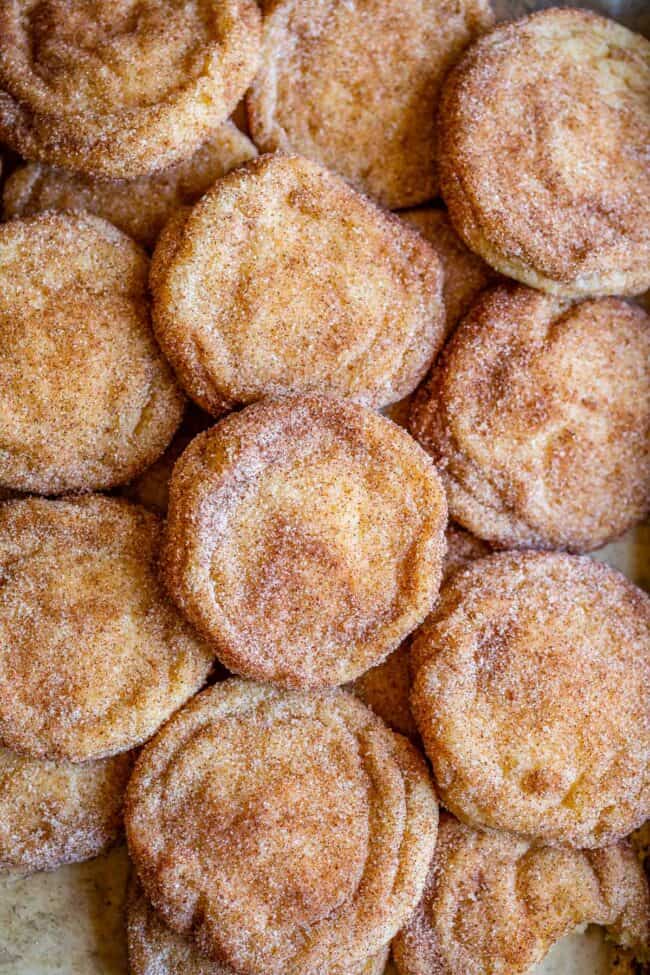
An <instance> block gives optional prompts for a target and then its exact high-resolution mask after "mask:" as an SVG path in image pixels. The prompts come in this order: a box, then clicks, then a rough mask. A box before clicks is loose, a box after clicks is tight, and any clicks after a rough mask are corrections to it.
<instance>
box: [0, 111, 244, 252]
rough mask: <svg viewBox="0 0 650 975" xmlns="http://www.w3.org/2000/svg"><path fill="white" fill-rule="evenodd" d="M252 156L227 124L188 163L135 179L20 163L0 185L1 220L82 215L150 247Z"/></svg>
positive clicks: (242, 139) (220, 127)
mask: <svg viewBox="0 0 650 975" xmlns="http://www.w3.org/2000/svg"><path fill="white" fill-rule="evenodd" d="M256 155H257V150H256V149H255V146H254V145H253V143H252V142H251V141H250V139H249V138H248V137H247V136H245V135H244V133H243V132H240V131H239V129H238V128H237V127H236V126H235V125H233V124H232V122H224V123H223V124H222V125H220V126H219V128H217V129H216V130H215V132H214V133H213V134H212V135H211V136H210V137H209V138H208V139H207V140H206V141H205V142H204V143H203V145H201V146H200V148H199V149H197V150H196V152H195V153H193V155H191V156H189V158H187V159H183V160H181V162H179V163H176V165H174V166H170V167H168V168H167V169H164V170H163V171H162V172H160V173H154V174H153V175H151V176H140V177H139V178H138V179H133V180H118V179H95V178H94V177H92V176H84V175H83V174H81V173H74V172H71V171H70V170H65V169H58V168H57V167H55V166H47V165H46V164H44V163H37V162H32V163H25V164H24V165H22V166H19V167H18V168H17V169H15V170H14V172H13V173H12V174H11V176H10V177H9V179H8V180H7V182H6V183H5V185H4V190H3V208H4V216H5V218H6V219H11V218H13V217H28V216H32V215H33V214H35V213H40V212H42V211H43V210H86V211H88V212H89V213H94V214H96V215H97V216H99V217H104V219H105V220H110V222H111V223H113V224H115V226H116V227H119V229H120V230H123V231H124V233H126V234H128V235H129V236H130V237H133V238H134V240H137V241H138V242H139V243H141V244H143V245H144V246H145V247H153V245H154V244H155V242H156V238H157V237H158V234H159V233H160V231H161V229H162V227H163V225H164V224H165V223H166V222H167V220H168V219H169V217H170V216H171V214H172V213H173V212H174V210H175V209H176V208H177V207H179V206H182V205H185V204H189V203H194V202H195V201H196V200H198V198H199V197H200V196H201V195H202V194H203V193H205V191H206V190H207V189H208V187H210V186H212V184H213V183H214V181H215V180H216V179H218V178H219V177H220V176H224V175H225V173H228V172H230V170H231V169H235V168H236V167H237V166H241V164H242V163H245V162H247V161H248V160H249V159H253V158H254V157H255V156H256Z"/></svg>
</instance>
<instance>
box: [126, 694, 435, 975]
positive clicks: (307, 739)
mask: <svg viewBox="0 0 650 975" xmlns="http://www.w3.org/2000/svg"><path fill="white" fill-rule="evenodd" d="M437 818H438V812H437V804H436V799H435V795H434V792H433V788H432V786H431V782H430V779H429V775H428V772H427V768H426V765H425V763H424V762H423V760H422V759H421V758H420V756H419V755H418V753H417V752H416V750H415V749H414V748H413V747H412V746H411V745H410V744H409V743H408V742H407V741H406V739H404V738H402V737H401V736H399V735H395V734H393V732H391V731H389V729H388V728H386V726H385V725H384V724H383V722H381V721H380V720H379V718H377V717H375V716H374V715H373V714H372V712H371V711H369V710H368V708H366V707H365V706H364V705H363V704H361V702H359V701H357V700H356V699H355V698H354V697H352V695H349V694H346V693H344V692H342V691H328V692H320V693H316V692H312V693H304V692H303V693H299V692H286V691H282V690H279V689H277V688H273V687H271V686H269V685H259V684H254V683H251V682H247V681H241V680H236V679H231V680H229V681H226V682H224V683H222V684H218V685H217V686H215V687H212V688H210V689H209V690H207V691H205V692H204V693H202V694H200V695H199V696H198V697H196V698H195V699H194V700H193V701H192V702H191V703H190V704H189V705H188V706H187V707H185V708H183V710H181V711H180V712H179V713H178V714H177V715H175V716H174V718H172V720H171V721H170V722H169V723H168V724H167V725H166V726H165V728H164V729H163V730H162V731H161V732H160V734H159V735H158V736H157V737H156V738H155V739H154V740H153V741H152V742H151V743H150V744H149V745H148V746H147V747H146V748H145V749H144V751H143V752H142V754H141V756H140V758H139V760H138V763H137V765H136V769H135V772H134V774H133V777H132V778H131V781H130V783H129V788H128V792H127V802H126V815H125V821H126V829H127V839H128V843H129V851H130V853H131V856H132V858H133V860H134V863H135V866H136V868H137V871H138V875H139V878H140V880H141V882H142V884H143V887H144V889H145V892H146V894H147V895H148V897H149V898H150V900H151V902H152V904H153V906H154V908H155V909H156V910H157V911H158V912H159V913H160V914H161V916H162V918H163V920H164V921H165V922H166V923H167V924H168V925H169V926H170V927H171V928H172V929H173V930H174V931H176V932H178V933H181V934H190V933H191V936H192V938H193V939H194V940H195V943H196V944H197V946H198V947H199V949H200V950H201V951H203V952H204V953H205V954H207V955H209V956H210V957H211V958H213V959H214V960H216V961H219V962H221V963H222V964H226V965H228V966H230V967H232V968H233V969H234V970H235V971H246V972H249V973H251V975H279V973H283V975H307V973H316V972H324V971H327V972H329V971H341V970H343V969H344V970H350V969H354V968H355V967H357V966H359V965H361V964H363V963H365V961H366V959H367V958H368V957H369V956H370V955H372V954H375V953H376V952H378V951H380V950H381V949H382V947H383V946H384V945H385V944H386V943H387V941H388V940H390V938H391V937H392V936H393V935H394V934H395V933H396V932H397V930H398V929H399V928H400V927H401V925H402V924H403V923H404V921H405V920H406V919H407V918H408V916H409V914H410V913H411V911H412V910H413V909H414V908H415V906H416V904H417V902H418V900H419V897H420V895H421V892H422V889H423V886H424V881H425V879H426V874H427V869H428V866H429V862H430V859H431V856H432V853H433V848H434V845H435V837H436V827H437Z"/></svg>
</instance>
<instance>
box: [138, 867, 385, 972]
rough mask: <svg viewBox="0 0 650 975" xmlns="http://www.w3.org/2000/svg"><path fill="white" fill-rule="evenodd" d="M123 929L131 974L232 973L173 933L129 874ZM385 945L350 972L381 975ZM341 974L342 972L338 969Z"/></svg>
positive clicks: (229, 969) (188, 941)
mask: <svg viewBox="0 0 650 975" xmlns="http://www.w3.org/2000/svg"><path fill="white" fill-rule="evenodd" d="M126 932H127V942H128V947H129V971H130V973H131V975H235V973H234V972H233V970H232V969H231V968H228V966H227V965H223V964H221V962H218V961H213V960H212V959H210V958H207V957H206V956H205V955H203V954H201V952H199V950H198V948H197V947H196V945H195V944H194V942H193V941H192V939H191V938H189V937H188V936H187V935H183V934H176V932H174V931H172V929H171V928H169V927H167V925H166V924H165V922H164V921H163V920H162V918H160V917H159V916H158V914H156V912H155V911H154V909H153V907H152V906H151V904H150V903H149V901H148V900H147V898H146V895H145V893H144V891H143V889H142V885H141V884H140V881H139V880H138V879H137V877H136V875H135V874H134V873H132V875H131V879H130V882H129V893H128V898H127V915H126ZM388 951H389V949H388V945H386V947H384V948H383V949H382V950H381V951H379V952H378V953H377V954H376V955H373V956H372V958H369V959H368V961H367V962H365V964H363V965H362V966H359V967H358V968H355V969H347V972H349V973H350V975H383V971H384V967H385V965H386V960H387V958H388ZM341 975H344V973H343V972H341Z"/></svg>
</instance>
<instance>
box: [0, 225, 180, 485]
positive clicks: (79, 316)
mask: <svg viewBox="0 0 650 975" xmlns="http://www.w3.org/2000/svg"><path fill="white" fill-rule="evenodd" d="M148 269H149V264H148V261H147V258H146V256H145V254H144V252H143V251H142V250H141V249H140V248H139V247H138V246H137V245H136V244H135V243H133V241H132V240H130V239H129V238H128V237H126V236H125V235H124V234H122V233H121V232H120V231H119V230H116V229H115V227H113V226H111V224H109V223H107V222H106V221H105V220H100V219H99V218H98V217H93V216H90V215H88V214H81V213H77V214H59V213H47V214H41V215H40V216H37V217H30V218H28V219H25V220H15V221H13V222H11V223H8V224H3V225H1V226H0V442H1V444H2V450H1V451H0V486H2V487H3V488H7V489H10V490H17V491H33V492H36V493H38V494H59V493H62V492H64V491H90V490H96V489H99V488H108V487H112V486H114V485H116V484H120V483H123V482H124V481H128V480H129V479H130V478H132V477H134V476H135V475H137V474H139V473H140V472H141V471H143V470H144V469H145V468H146V467H148V466H149V465H150V464H152V463H153V462H154V461H155V460H156V459H157V458H158V457H159V456H160V455H161V454H162V452H163V451H164V449H165V447H166V446H167V444H168V443H169V441H170V440H171V438H172V436H173V434H174V431H175V430H176V428H177V427H178V425H179V423H180V422H181V418H182V415H183V409H184V404H185V400H184V397H183V395H182V393H181V392H180V390H179V388H178V386H177V385H176V383H175V381H174V378H173V376H172V373H171V370H170V369H169V367H168V365H167V363H166V362H165V361H164V359H163V357H162V355H161V354H160V350H159V348H158V346H157V344H156V341H155V339H154V336H153V332H152V330H151V325H150V321H149V309H148V303H147V274H148Z"/></svg>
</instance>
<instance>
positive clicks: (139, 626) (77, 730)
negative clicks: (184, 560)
mask: <svg viewBox="0 0 650 975" xmlns="http://www.w3.org/2000/svg"><path fill="white" fill-rule="evenodd" d="M160 533H161V523H160V522H159V520H158V518H156V516H155V515H153V514H150V513H149V512H147V511H145V510H144V509H143V508H140V507H138V506H136V505H132V504H130V503H129V502H128V501H123V500H121V499H116V498H105V497H101V496H99V495H93V496H89V497H85V498H80V499H78V500H65V501H46V500H43V499H36V498H34V499H28V500H21V501H6V502H4V503H3V504H2V505H0V579H1V580H2V587H1V589H0V743H1V744H3V745H5V746H7V747H9V748H14V749H16V750H17V751H21V752H23V753H25V754H26V755H29V756H31V757H33V758H56V759H67V760H70V761H76V762H79V761H85V760H86V759H90V758H100V757H103V756H107V755H111V754H114V753H116V752H121V751H125V750H127V749H129V748H132V747H133V746H134V745H137V744H140V743H141V742H142V741H145V740H146V739H147V738H149V737H150V736H151V735H152V734H153V733H154V731H156V729H157V728H158V727H159V726H160V725H161V724H162V723H163V721H165V720H166V719H167V718H168V717H169V716H170V714H172V713H173V712H174V711H175V710H176V708H178V707H180V705H181V704H183V703H184V702H185V701H186V700H187V698H188V697H190V696H191V695H192V694H193V693H195V692H196V691H197V690H198V689H199V688H200V687H201V685H202V684H203V683H204V681H205V679H206V677H207V675H208V672H209V669H210V666H211V662H212V654H211V653H210V651H209V650H208V649H207V647H206V646H205V645H204V644H203V642H202V641H201V640H200V639H199V638H198V636H196V634H195V633H194V632H193V631H192V630H191V629H190V628H189V626H188V625H187V624H186V623H185V621H184V620H183V619H181V617H180V616H179V615H178V613H177V611H176V609H175V608H174V607H173V606H172V605H171V603H170V602H169V601H168V600H167V599H166V597H165V595H164V593H163V591H162V589H161V587H160V584H159V582H158V579H157V574H156V560H157V554H158V547H159V542H160Z"/></svg>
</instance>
